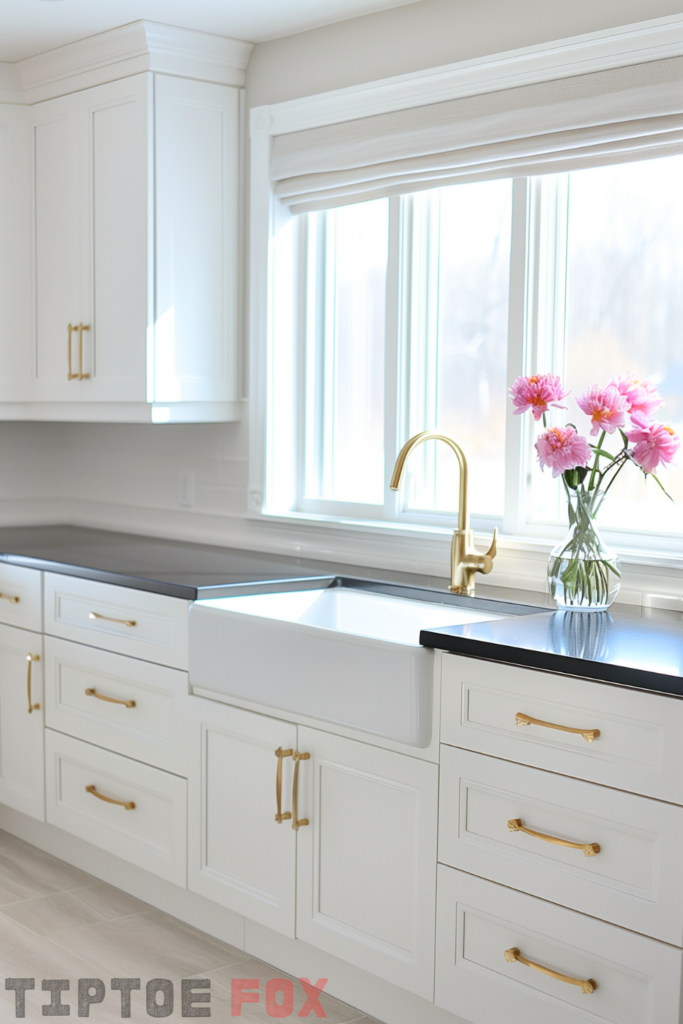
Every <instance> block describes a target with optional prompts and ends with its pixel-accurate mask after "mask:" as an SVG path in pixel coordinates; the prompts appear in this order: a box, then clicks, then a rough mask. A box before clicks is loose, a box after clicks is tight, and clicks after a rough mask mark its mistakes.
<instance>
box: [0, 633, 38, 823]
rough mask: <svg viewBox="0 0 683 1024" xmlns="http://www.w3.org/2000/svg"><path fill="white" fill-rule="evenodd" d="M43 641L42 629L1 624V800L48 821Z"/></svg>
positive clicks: (34, 816)
mask: <svg viewBox="0 0 683 1024" xmlns="http://www.w3.org/2000/svg"><path fill="white" fill-rule="evenodd" d="M42 641H43V638H42V637H41V636H40V634H39V633H32V632H29V630H25V629H17V628H16V627H14V626H0V803H3V804H6V805H7V806H8V807H13V808H14V809H15V810H17V811H21V812H22V813H23V814H28V815H30V816H31V817H32V818H38V819H39V821H44V820H45V784H44V766H45V761H44V755H43V715H44V711H43V707H44V704H43V672H42V647H43V642H42ZM29 659H30V660H29Z"/></svg>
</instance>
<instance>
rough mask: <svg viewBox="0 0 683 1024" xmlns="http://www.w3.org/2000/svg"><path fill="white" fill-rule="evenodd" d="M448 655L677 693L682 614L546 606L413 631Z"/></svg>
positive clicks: (682, 658)
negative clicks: (565, 609)
mask: <svg viewBox="0 0 683 1024" xmlns="http://www.w3.org/2000/svg"><path fill="white" fill-rule="evenodd" d="M420 643H421V644H424V645H425V646H426V647H435V648H438V649H440V650H444V651H451V652H453V653H455V654H465V655H469V656H472V657H475V658H484V659H486V660H488V661H498V662H506V663H508V664H512V665H520V666H522V667H528V668H537V669H543V670H544V671H546V672H560V673H565V674H569V675H573V676H583V677H584V678H587V679H597V680H600V681H601V682H606V683H620V684H622V685H626V686H636V687H640V688H644V689H648V690H655V691H657V692H659V693H671V694H677V695H679V696H683V615H681V614H680V613H678V612H670V613H668V614H667V613H664V614H662V613H659V614H658V616H657V618H656V619H655V618H654V617H653V618H646V619H644V618H640V617H636V616H635V615H634V614H629V613H628V612H626V611H616V610H614V609H610V610H609V611H607V612H559V611H555V612H552V611H547V612H540V613H539V614H536V615H525V616H522V617H517V616H515V617H514V618H509V619H508V618H503V619H496V620H494V621H491V622H475V623H470V624H467V625H462V626H447V627H445V628H442V629H427V630H422V632H421V633H420Z"/></svg>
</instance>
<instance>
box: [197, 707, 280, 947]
mask: <svg viewBox="0 0 683 1024" xmlns="http://www.w3.org/2000/svg"><path fill="white" fill-rule="evenodd" d="M188 703H189V718H190V733H189V764H188V775H189V786H190V788H189V851H188V853H189V875H188V885H189V888H190V889H192V890H193V891H194V892H198V893H200V894H201V895H202V896H206V897H207V898H208V899H210V900H214V901H215V902H216V903H221V904H222V905H223V906H224V907H229V908H230V909H231V910H234V911H236V912H237V913H238V914H243V915H244V916H245V917H248V918H251V920H253V921H258V922H259V923H260V924H264V925H267V927H268V928H272V929H273V930H274V931H278V932H281V933H282V934H283V935H288V936H290V937H291V938H293V937H294V899H295V897H294V893H295V888H294V886H295V860H296V833H295V832H294V831H293V829H292V825H291V811H292V807H291V799H290V798H291V792H292V758H291V753H293V752H294V750H296V734H297V729H296V726H295V725H291V724H290V723H288V722H280V721H278V720H277V719H275V718H268V717H266V716H265V715H257V714H253V713H252V712H250V711H242V710H240V709H239V708H232V707H227V706H226V705H223V704H219V703H218V702H214V701H210V700H203V699H202V698H201V697H191V698H190V699H189V702H188ZM279 749H281V750H282V751H283V752H285V753H286V752H287V751H289V753H287V754H286V756H284V757H280V758H278V757H277V756H276V751H277V750H279ZM278 764H280V765H281V768H282V776H281V784H280V792H281V794H282V798H281V813H282V814H283V815H286V817H285V818H284V820H282V821H281V822H279V823H278V822H277V821H276V820H275V816H276V812H277V801H276V784H277V779H278Z"/></svg>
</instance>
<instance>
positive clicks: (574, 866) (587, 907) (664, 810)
mask: <svg viewBox="0 0 683 1024" xmlns="http://www.w3.org/2000/svg"><path fill="white" fill-rule="evenodd" d="M508 822H517V823H519V822H521V823H522V825H523V827H525V828H528V829H531V830H533V831H535V832H540V833H542V834H543V835H545V836H550V837H551V838H554V839H560V840H563V841H567V842H573V843H578V844H581V845H584V846H585V847H586V849H587V850H588V851H589V853H593V851H592V850H591V847H593V845H594V844H595V845H597V846H598V847H599V851H598V852H597V854H593V855H589V856H586V855H585V854H584V852H583V850H582V849H578V850H577V849H572V848H568V847H563V846H559V845H556V844H555V843H552V842H547V841H544V840H542V839H539V838H538V837H536V836H530V835H528V834H526V833H524V832H521V831H514V830H513V831H510V830H509V826H508ZM682 848H683V807H675V806H673V805H671V804H666V803H660V802H659V801H657V800H650V799H648V798H647V797H643V796H634V795H633V794H631V793H620V792H617V791H615V790H613V789H607V788H605V787H603V786H595V785H593V784H591V783H590V782H579V781H578V780H577V779H567V778H565V777H564V776H562V775H553V774H551V773H550V772H543V771H539V769H538V768H527V767H525V766H522V765H517V764H510V763H509V762H508V761H499V760H497V759H496V758H493V757H485V756H484V755H483V754H473V753H470V751H467V750H457V749H456V748H454V747H447V746H442V748H441V789H440V798H439V860H440V861H442V863H444V864H450V865H451V866H452V867H456V868H462V870H463V871H471V872H473V873H474V874H477V875H484V876H485V877H486V878H491V879H493V880H494V881H496V882H502V883H503V884H504V885H509V886H512V888H514V889H522V890H523V891H524V892H529V893H532V894H533V895H535V896H541V897H543V899H546V900H551V901H552V902H553V903H559V904H560V905H563V906H567V907H571V908H573V909H574V910H581V911H583V912H584V913H586V914H591V915H592V916H594V917H599V918H601V919H602V920H606V921H612V922H614V923H615V924H619V925H623V926H624V927H625V928H631V929H633V930H634V931H637V932H643V933H645V934H646V935H652V936H654V937H655V938H657V939H662V940H663V941H665V942H671V943H673V944H674V945H677V946H683V886H681V882H680V874H681V871H680V850H681V849H682Z"/></svg>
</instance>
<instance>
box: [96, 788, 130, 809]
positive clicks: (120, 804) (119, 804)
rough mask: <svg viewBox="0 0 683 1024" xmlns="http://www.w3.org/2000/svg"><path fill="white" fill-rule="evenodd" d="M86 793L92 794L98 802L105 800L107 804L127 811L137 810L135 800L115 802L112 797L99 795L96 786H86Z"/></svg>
mask: <svg viewBox="0 0 683 1024" xmlns="http://www.w3.org/2000/svg"><path fill="white" fill-rule="evenodd" d="M85 791H86V793H92V795H93V796H96V797H97V799H98V800H104V802H105V804H116V806H117V807H125V809H126V810H127V811H134V810H135V801H134V800H114V799H112V797H110V796H103V795H102V793H98V792H97V790H96V789H95V787H94V786H86V787H85Z"/></svg>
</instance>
